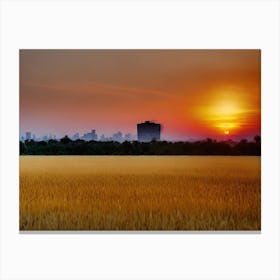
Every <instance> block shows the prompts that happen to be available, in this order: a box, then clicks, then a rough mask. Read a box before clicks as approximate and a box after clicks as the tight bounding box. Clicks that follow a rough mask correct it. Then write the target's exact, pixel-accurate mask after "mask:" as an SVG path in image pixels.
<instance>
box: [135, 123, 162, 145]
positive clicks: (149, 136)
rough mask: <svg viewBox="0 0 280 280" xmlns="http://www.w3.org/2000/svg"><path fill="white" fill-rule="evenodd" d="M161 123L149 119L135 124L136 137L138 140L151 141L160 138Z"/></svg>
mask: <svg viewBox="0 0 280 280" xmlns="http://www.w3.org/2000/svg"><path fill="white" fill-rule="evenodd" d="M160 130H161V125H160V124H158V123H153V122H150V121H145V122H144V123H138V124H137V139H138V141H140V142H151V141H154V140H155V141H159V140H160Z"/></svg>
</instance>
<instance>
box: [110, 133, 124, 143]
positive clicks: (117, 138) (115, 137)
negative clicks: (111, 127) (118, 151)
mask: <svg viewBox="0 0 280 280" xmlns="http://www.w3.org/2000/svg"><path fill="white" fill-rule="evenodd" d="M112 140H113V141H116V142H122V141H123V137H122V133H121V132H120V131H118V132H117V133H114V134H113V136H112Z"/></svg>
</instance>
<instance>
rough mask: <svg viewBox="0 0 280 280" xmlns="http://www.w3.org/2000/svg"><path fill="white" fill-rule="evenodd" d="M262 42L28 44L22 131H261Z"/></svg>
mask: <svg viewBox="0 0 280 280" xmlns="http://www.w3.org/2000/svg"><path fill="white" fill-rule="evenodd" d="M260 61H261V54H260V50H21V51H20V134H21V135H23V134H24V132H25V131H32V133H35V134H36V135H37V136H41V135H43V134H49V133H52V134H56V135H57V136H58V137H60V136H62V135H65V134H68V135H69V136H71V135H73V134H74V133H75V132H79V133H80V134H83V133H85V132H87V131H90V130H91V129H96V131H97V134H98V135H101V134H105V135H107V136H109V135H111V134H112V133H114V132H117V131H119V130H120V131H122V132H123V133H132V134H136V123H139V122H142V121H145V120H154V121H156V122H158V123H161V124H162V126H163V131H162V139H166V140H190V139H197V138H205V137H213V138H217V139H224V137H227V138H233V139H234V138H243V137H246V138H250V137H252V136H254V135H256V134H260V98H261V94H260V87H261V81H260V74H261V73H260V72H261V62H260Z"/></svg>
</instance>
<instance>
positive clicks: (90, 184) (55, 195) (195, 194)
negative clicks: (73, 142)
mask: <svg viewBox="0 0 280 280" xmlns="http://www.w3.org/2000/svg"><path fill="white" fill-rule="evenodd" d="M260 228H261V187H260V157H246V156H245V157H243V156H242V157H218V156H217V157H216V156H131V157H130V156H100V157H99V156H21V157H20V230H260Z"/></svg>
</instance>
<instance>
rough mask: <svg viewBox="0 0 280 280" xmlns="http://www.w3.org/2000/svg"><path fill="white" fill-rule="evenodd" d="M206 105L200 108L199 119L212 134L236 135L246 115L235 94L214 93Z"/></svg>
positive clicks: (243, 105) (242, 104) (246, 110)
mask: <svg viewBox="0 0 280 280" xmlns="http://www.w3.org/2000/svg"><path fill="white" fill-rule="evenodd" d="M211 96H212V98H211V100H208V102H207V103H208V104H206V102H205V104H204V106H200V111H199V117H200V119H201V120H202V121H203V122H204V123H205V125H206V126H207V127H208V128H209V130H212V132H213V133H217V134H219V135H221V134H225V135H229V134H236V133H238V132H239V130H240V129H241V127H242V124H243V123H244V120H245V119H246V116H247V114H248V112H249V111H248V108H246V106H245V104H244V102H242V101H241V100H240V99H239V94H237V92H218V93H217V92H215V93H213V95H211Z"/></svg>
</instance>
